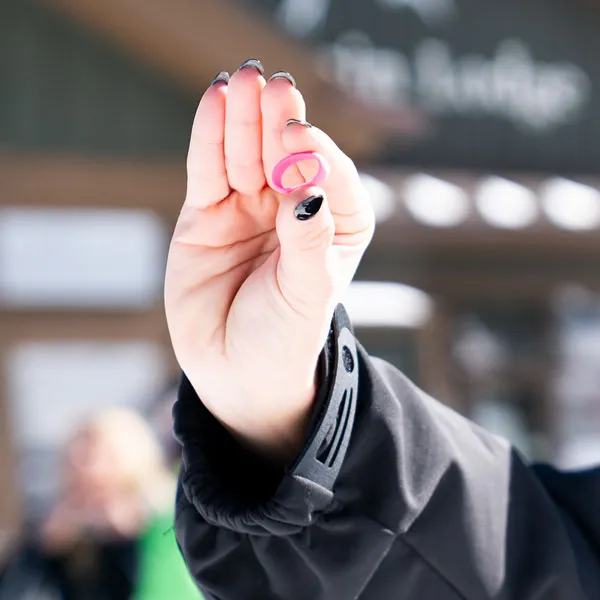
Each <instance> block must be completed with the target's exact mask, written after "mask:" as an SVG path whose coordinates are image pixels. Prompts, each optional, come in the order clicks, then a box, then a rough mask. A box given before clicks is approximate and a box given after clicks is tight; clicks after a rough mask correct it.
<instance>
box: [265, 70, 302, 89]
mask: <svg viewBox="0 0 600 600" xmlns="http://www.w3.org/2000/svg"><path fill="white" fill-rule="evenodd" d="M274 79H287V80H288V81H289V82H290V83H291V84H292V85H293V86H294V87H296V80H295V79H294V78H293V77H292V76H291V75H290V74H289V73H288V72H287V71H277V72H275V73H273V75H271V77H269V81H273V80H274Z"/></svg>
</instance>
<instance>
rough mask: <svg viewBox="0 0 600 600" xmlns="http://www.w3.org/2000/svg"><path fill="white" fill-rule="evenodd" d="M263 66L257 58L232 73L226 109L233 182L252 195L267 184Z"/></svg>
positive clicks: (228, 166) (227, 153)
mask: <svg viewBox="0 0 600 600" xmlns="http://www.w3.org/2000/svg"><path fill="white" fill-rule="evenodd" d="M262 74H263V67H262V65H261V64H260V62H259V61H257V60H255V59H250V60H247V61H246V62H244V63H242V65H241V66H240V68H239V69H238V70H237V71H236V73H234V75H233V76H232V77H231V82H230V83H229V90H228V93H227V103H226V111H225V115H226V117H225V167H226V169H227V177H228V179H229V185H230V186H231V187H232V188H233V189H234V190H237V191H239V192H240V193H241V194H245V195H252V194H256V193H257V192H259V191H260V190H261V189H262V188H263V187H264V185H265V176H264V169H263V165H262V139H261V138H262V131H261V129H262V128H261V112H260V95H261V90H262V88H263V87H264V85H265V80H264V78H263V76H262Z"/></svg>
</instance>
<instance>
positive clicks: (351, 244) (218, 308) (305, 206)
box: [165, 60, 374, 458]
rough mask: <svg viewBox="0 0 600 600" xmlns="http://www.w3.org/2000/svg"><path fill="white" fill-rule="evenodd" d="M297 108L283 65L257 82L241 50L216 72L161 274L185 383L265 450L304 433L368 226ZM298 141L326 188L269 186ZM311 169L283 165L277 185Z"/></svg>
mask: <svg viewBox="0 0 600 600" xmlns="http://www.w3.org/2000/svg"><path fill="white" fill-rule="evenodd" d="M305 119H306V106H305V104H304V100H303V99H302V96H301V94H300V92H299V91H298V90H297V89H296V87H295V83H294V80H293V78H292V77H291V76H290V75H289V74H287V73H283V72H278V73H275V74H274V75H273V76H271V78H270V80H269V82H268V83H266V82H265V79H264V77H263V69H262V66H261V64H260V63H259V62H258V61H256V60H249V61H246V62H245V63H244V64H243V65H242V66H241V67H240V68H239V69H238V70H237V71H236V72H235V74H234V75H233V76H232V77H231V78H229V76H228V74H227V73H220V74H219V75H218V76H217V77H216V78H215V80H214V82H213V84H212V85H211V86H210V88H209V89H208V90H207V91H206V92H205V94H204V96H203V98H202V100H201V101H200V105H199V107H198V111H197V113H196V117H195V120H194V125H193V129H192V134H191V141H190V149H189V154H188V161H187V170H188V183H187V194H186V198H185V202H184V205H183V208H182V210H181V214H180V217H179V220H178V223H177V226H176V228H175V232H174V234H173V239H172V242H171V247H170V251H169V259H168V264H167V272H166V281H165V306H166V314H167V321H168V325H169V330H170V334H171V339H172V343H173V347H174V350H175V354H176V357H177V359H178V361H179V364H180V365H181V367H182V369H183V371H184V372H185V374H186V375H187V377H188V379H189V380H190V382H191V383H192V385H193V386H194V389H195V390H196V392H197V393H198V395H199V397H200V398H201V400H202V401H203V403H204V404H205V405H206V406H207V408H208V409H209V410H210V411H211V412H212V413H213V414H214V415H215V416H216V417H217V418H218V419H219V420H220V421H221V422H222V423H223V424H224V425H225V426H226V427H228V428H229V430H230V431H232V432H233V433H234V435H236V436H237V437H238V438H239V439H240V440H241V441H242V442H244V443H247V444H249V445H251V446H252V447H253V448H254V449H256V450H257V451H259V452H262V453H264V454H267V455H269V456H273V457H274V458H289V457H291V456H293V453H294V452H295V451H297V450H298V449H299V447H300V446H301V444H302V439H303V435H304V427H305V423H306V419H307V415H308V414H309V411H310V406H311V403H312V400H313V398H314V394H315V373H316V365H317V360H318V356H319V354H320V352H321V350H322V348H323V345H324V343H325V340H326V338H327V334H328V330H329V326H330V322H331V318H332V315H333V311H334V308H335V306H336V304H337V303H338V302H339V301H340V300H341V298H342V297H343V294H344V292H345V290H346V288H347V286H348V285H349V283H350V281H351V279H352V277H353V275H354V272H355V270H356V267H357V266H358V263H359V261H360V259H361V256H362V254H363V252H364V250H365V249H366V247H367V245H368V243H369V241H370V240H371V237H372V234H373V227H374V218H373V213H372V210H371V205H370V202H369V199H368V197H367V195H366V192H365V190H364V188H363V187H362V186H361V183H360V180H359V177H358V174H357V171H356V168H355V167H354V164H353V163H352V161H351V160H350V159H349V158H348V157H347V156H346V155H345V154H343V153H342V152H341V150H340V149H339V148H338V147H337V146H336V145H335V143H334V142H333V141H332V140H331V139H330V138H329V137H328V136H327V135H326V134H325V133H324V132H323V131H321V130H320V129H318V128H316V127H311V126H310V125H308V123H306V121H305ZM348 127H352V123H348ZM303 151H314V152H318V153H320V154H321V155H323V156H324V157H325V158H326V159H327V161H328V163H329V165H330V167H331V172H330V175H329V177H328V179H327V181H326V182H325V183H324V184H323V186H322V189H320V188H314V187H312V188H311V187H309V188H303V189H301V190H298V191H295V192H293V193H291V194H289V195H287V196H282V195H280V194H278V193H276V192H274V191H273V189H272V187H271V184H272V181H271V174H272V172H273V168H274V167H275V165H276V164H277V162H278V161H279V160H281V159H282V158H284V157H285V156H287V155H289V154H292V153H296V152H303ZM312 169H314V165H311V164H309V163H303V164H300V165H298V166H297V167H292V168H290V169H289V171H288V173H287V174H286V179H285V180H284V181H285V184H286V185H295V184H300V183H303V182H305V181H307V180H309V179H310V176H311V174H312Z"/></svg>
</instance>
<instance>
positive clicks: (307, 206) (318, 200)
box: [294, 196, 323, 221]
mask: <svg viewBox="0 0 600 600" xmlns="http://www.w3.org/2000/svg"><path fill="white" fill-rule="evenodd" d="M321 206H323V196H311V197H310V198H307V199H306V200H302V202H300V204H298V206H296V208H295V209H294V216H295V217H296V219H298V221H308V220H309V219H312V218H313V217H314V216H315V215H316V214H317V213H318V212H319V210H320V209H321Z"/></svg>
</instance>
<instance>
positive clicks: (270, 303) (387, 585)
mask: <svg viewBox="0 0 600 600" xmlns="http://www.w3.org/2000/svg"><path fill="white" fill-rule="evenodd" d="M348 127H352V123H348ZM297 152H318V153H320V154H321V155H322V156H324V157H325V158H326V159H327V161H328V162H329V165H330V167H331V171H330V174H329V177H328V178H327V180H326V181H325V182H324V183H323V184H322V187H314V186H310V185H307V184H306V181H307V179H308V178H310V176H311V172H310V171H309V170H308V169H309V167H308V166H307V165H306V164H300V165H297V166H295V167H293V168H291V169H289V171H288V173H287V177H288V179H289V183H287V184H286V185H294V184H296V185H299V186H303V185H304V187H300V188H299V189H298V190H296V191H294V192H292V193H289V194H279V193H277V192H276V191H275V187H274V185H273V180H272V173H273V170H274V167H275V165H276V164H278V162H279V161H280V160H281V159H283V158H284V157H286V156H287V155H290V154H294V153H297ZM187 167H188V184H187V194H186V198H185V201H184V204H183V208H182V210H181V214H180V217H179V221H178V223H177V225H176V228H175V231H174V234H173V239H172V242H171V246H170V251H169V259H168V264H167V270H166V281H165V307H166V315H167V320H168V324H169V330H170V334H171V339H172V343H173V348H174V351H175V354H176V357H177V359H178V361H179V364H180V366H181V368H182V370H183V372H184V374H185V376H184V377H183V379H182V383H181V386H180V390H179V397H178V400H177V403H176V405H175V408H174V427H175V431H176V434H177V436H178V439H179V441H180V443H181V445H182V451H183V462H182V468H181V474H180V478H179V487H178V494H177V508H176V515H177V516H176V533H177V537H178V540H179V544H180V546H181V548H182V551H183V554H184V557H185V560H186V561H187V564H188V566H189V569H190V571H191V573H192V574H193V576H194V577H195V579H196V581H197V583H198V585H199V587H200V588H201V589H202V590H203V592H204V593H205V596H206V598H211V599H214V600H240V599H244V600H282V599H285V600H400V599H402V600H459V599H460V600H491V599H494V600H592V599H594V600H596V599H598V598H600V510H599V506H600V470H598V469H596V470H590V471H586V472H580V473H563V472H559V471H557V470H556V469H554V468H552V467H550V466H547V465H542V466H528V465H526V464H525V463H524V462H523V461H522V459H521V458H520V457H519V456H518V454H517V453H516V452H515V451H514V450H513V449H511V447H510V446H509V444H508V443H507V442H506V441H504V440H503V439H501V438H498V437H496V436H494V435H493V434H491V433H488V432H486V431H484V430H483V429H481V428H479V427H477V426H476V425H474V424H473V423H471V422H469V421H467V420H466V419H464V418H462V417H461V416H459V415H458V414H456V413H455V412H453V411H451V410H450V409H449V408H447V407H445V406H443V405H442V404H440V403H438V402H436V401H435V400H433V399H432V398H430V397H429V396H427V395H426V394H425V393H423V392H422V391H420V390H419V389H417V388H416V387H415V386H414V385H413V384H412V383H411V382H410V381H408V380H407V379H406V378H405V377H404V376H403V375H402V374H401V373H400V372H399V371H398V370H396V369H395V368H394V367H392V366H391V365H389V364H387V363H385V362H383V361H381V360H378V359H376V358H372V357H370V356H368V355H367V353H366V352H365V351H364V350H363V349H362V347H361V346H360V344H358V343H357V342H356V340H355V338H354V336H353V334H352V329H351V325H350V323H349V321H348V318H347V316H346V314H345V311H344V310H343V307H341V306H340V305H339V304H338V303H339V302H340V301H341V298H343V296H344V293H345V291H346V288H347V286H348V285H349V283H350V281H351V279H352V277H353V276H354V272H355V270H356V268H357V266H358V263H359V261H360V259H361V257H362V254H363V252H364V251H365V249H366V248H367V246H368V244H369V242H370V240H371V237H372V234H373V228H374V218H373V211H372V208H371V205H370V202H369V198H368V196H367V194H366V192H365V190H364V188H363V187H362V186H361V182H360V178H359V176H358V173H357V171H356V169H355V166H354V164H353V163H352V161H351V160H350V158H348V157H347V156H345V155H344V154H343V153H342V152H341V151H340V149H339V148H338V147H337V146H336V144H335V143H334V141H333V140H331V139H330V138H329V137H328V136H327V134H326V133H324V132H323V131H322V130H320V129H318V128H317V127H313V126H311V125H310V124H309V123H307V122H306V106H305V103H304V100H303V98H302V96H301V94H300V92H299V91H298V90H297V89H296V86H295V82H294V79H293V77H292V76H291V75H289V74H288V73H284V72H277V73H275V74H274V75H272V76H271V77H270V78H269V79H268V80H266V79H265V77H264V69H263V67H262V65H261V64H260V63H259V62H258V61H256V60H249V61H246V62H245V63H244V64H243V65H242V66H241V67H240V68H239V69H238V70H237V71H236V72H235V73H234V74H233V75H232V76H231V77H230V76H229V74H228V73H225V72H223V73H220V74H219V75H218V76H217V77H216V78H215V80H214V82H213V83H212V85H211V86H210V87H209V89H208V90H207V91H206V92H205V94H204V96H203V97H202V99H201V101H200V104H199V107H198V110H197V113H196V116H195V120H194V124H193V128H192V133H191V140H190V148H189V154H188V160H187ZM336 307H337V308H336Z"/></svg>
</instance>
